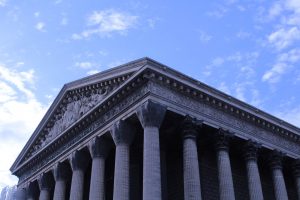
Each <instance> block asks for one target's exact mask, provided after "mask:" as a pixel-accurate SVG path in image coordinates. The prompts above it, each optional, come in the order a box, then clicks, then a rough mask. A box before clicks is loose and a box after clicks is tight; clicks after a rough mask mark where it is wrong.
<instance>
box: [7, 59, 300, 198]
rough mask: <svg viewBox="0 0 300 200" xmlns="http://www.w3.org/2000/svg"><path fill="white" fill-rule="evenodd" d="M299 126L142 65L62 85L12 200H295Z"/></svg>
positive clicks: (154, 65)
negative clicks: (15, 196) (15, 195)
mask: <svg viewBox="0 0 300 200" xmlns="http://www.w3.org/2000/svg"><path fill="white" fill-rule="evenodd" d="M299 158H300V129H299V128H297V127H295V126H293V125H291V124H289V123H286V122H284V121H282V120H280V119H278V118H276V117H274V116H271V115H269V114H267V113H265V112H264V111H262V110H259V109H257V108H255V107H253V106H251V105H248V104H246V103H244V102H242V101H239V100H237V99H235V98H233V97H231V96H229V95H227V94H225V93H223V92H220V91H218V90H216V89H214V88H212V87H210V86H208V85H206V84H204V83H202V82H200V81H197V80H194V79H192V78H190V77H188V76H186V75H184V74H182V73H180V72H177V71H175V70H173V69H171V68H169V67H167V66H165V65H163V64H160V63H158V62H156V61H154V60H152V59H149V58H142V59H139V60H136V61H132V62H130V63H127V64H124V65H121V66H118V67H115V68H112V69H109V70H107V71H103V72H101V73H98V74H95V75H92V76H88V77H86V78H83V79H80V80H77V81H74V82H71V83H68V84H66V85H64V87H63V88H62V90H61V91H60V93H59V94H58V96H57V97H56V99H55V100H54V102H53V104H52V105H51V107H50V108H49V110H48V112H47V113H46V114H45V116H44V118H43V119H42V121H41V122H40V124H39V125H38V127H37V128H36V130H35V131H34V133H33V134H32V136H31V137H30V139H29V141H28V142H27V144H26V145H25V147H24V148H23V150H22V152H21V153H20V155H19V156H18V158H17V159H16V161H15V162H14V164H13V165H12V167H11V172H12V173H13V174H14V175H16V176H18V177H19V182H18V192H17V199H19V200H25V199H28V200H29V199H30V200H33V199H40V200H49V199H54V200H64V199H70V200H88V199H91V200H104V199H106V200H111V199H113V200H167V199H168V200H218V199H220V200H234V199H239V200H247V199H249V200H262V199H265V200H274V199H275V200H287V199H290V200H296V199H300V160H298V159H299Z"/></svg>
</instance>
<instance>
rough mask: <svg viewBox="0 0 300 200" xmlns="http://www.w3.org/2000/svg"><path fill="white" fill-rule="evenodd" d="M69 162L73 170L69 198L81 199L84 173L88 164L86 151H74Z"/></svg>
mask: <svg viewBox="0 0 300 200" xmlns="http://www.w3.org/2000/svg"><path fill="white" fill-rule="evenodd" d="M70 163H71V167H72V171H73V172H72V182H71V191H70V199H73V200H83V190H84V174H85V169H86V167H87V165H88V160H87V155H86V153H84V152H82V151H75V152H74V153H73V154H72V155H71V157H70Z"/></svg>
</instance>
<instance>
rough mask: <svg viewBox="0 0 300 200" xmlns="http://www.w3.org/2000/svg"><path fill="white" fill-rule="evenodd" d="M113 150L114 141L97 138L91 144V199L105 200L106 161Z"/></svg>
mask: <svg viewBox="0 0 300 200" xmlns="http://www.w3.org/2000/svg"><path fill="white" fill-rule="evenodd" d="M111 148H112V141H110V140H108V139H106V138H104V137H96V138H94V139H93V140H91V142H90V143H89V149H90V153H91V155H92V172H91V183H90V195H89V198H90V199H99V200H105V159H106V157H107V155H108V153H109V152H110V150H111Z"/></svg>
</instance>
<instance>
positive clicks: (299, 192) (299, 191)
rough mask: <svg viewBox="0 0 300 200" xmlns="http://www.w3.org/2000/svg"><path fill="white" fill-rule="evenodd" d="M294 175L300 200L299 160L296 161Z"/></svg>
mask: <svg viewBox="0 0 300 200" xmlns="http://www.w3.org/2000/svg"><path fill="white" fill-rule="evenodd" d="M293 174H294V179H295V185H296V189H297V195H298V199H300V160H299V159H298V160H296V161H295V163H294V165H293Z"/></svg>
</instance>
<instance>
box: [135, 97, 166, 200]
mask: <svg viewBox="0 0 300 200" xmlns="http://www.w3.org/2000/svg"><path fill="white" fill-rule="evenodd" d="M165 112H166V108H165V107H163V106H161V105H160V104H157V103H154V102H152V101H147V102H146V103H144V104H143V105H142V106H141V107H139V108H138V109H137V116H138V118H139V120H140V122H141V124H142V126H143V128H144V151H143V153H144V155H143V200H161V199H162V192H161V189H162V188H161V169H160V167H161V166H160V146H159V128H160V125H161V123H162V121H163V119H164V116H165Z"/></svg>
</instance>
